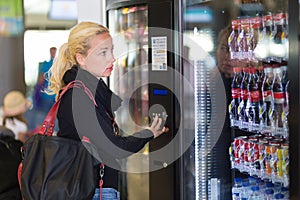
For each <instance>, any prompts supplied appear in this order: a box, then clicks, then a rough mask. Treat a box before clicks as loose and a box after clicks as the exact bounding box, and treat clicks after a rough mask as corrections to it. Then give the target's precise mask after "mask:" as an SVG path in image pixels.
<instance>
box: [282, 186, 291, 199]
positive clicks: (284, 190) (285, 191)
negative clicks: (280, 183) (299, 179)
mask: <svg viewBox="0 0 300 200" xmlns="http://www.w3.org/2000/svg"><path fill="white" fill-rule="evenodd" d="M281 193H282V194H283V195H284V198H286V199H289V198H290V194H289V189H288V188H286V187H282V188H281Z"/></svg>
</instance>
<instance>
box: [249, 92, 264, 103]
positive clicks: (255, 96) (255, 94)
mask: <svg viewBox="0 0 300 200" xmlns="http://www.w3.org/2000/svg"><path fill="white" fill-rule="evenodd" d="M260 99H261V97H260V91H258V90H257V91H252V92H250V100H251V102H254V103H256V102H259V101H260Z"/></svg>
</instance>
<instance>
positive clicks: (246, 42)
mask: <svg viewBox="0 0 300 200" xmlns="http://www.w3.org/2000/svg"><path fill="white" fill-rule="evenodd" d="M252 42H253V38H252V37H251V34H250V20H249V18H242V19H241V32H240V34H239V37H238V47H239V59H240V60H243V59H246V60H250V59H249V57H250V50H251V46H252Z"/></svg>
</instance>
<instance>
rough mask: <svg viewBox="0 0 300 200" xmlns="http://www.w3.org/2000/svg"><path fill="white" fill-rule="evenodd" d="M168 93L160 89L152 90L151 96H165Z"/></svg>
mask: <svg viewBox="0 0 300 200" xmlns="http://www.w3.org/2000/svg"><path fill="white" fill-rule="evenodd" d="M167 94H168V91H167V90H162V89H153V95H160V96H167Z"/></svg>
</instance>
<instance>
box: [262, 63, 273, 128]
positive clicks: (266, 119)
mask: <svg viewBox="0 0 300 200" xmlns="http://www.w3.org/2000/svg"><path fill="white" fill-rule="evenodd" d="M264 73H265V77H264V80H263V83H262V99H263V105H262V107H261V111H260V114H261V118H260V125H261V129H264V130H265V131H268V132H269V133H270V132H271V122H272V121H273V111H274V99H273V98H274V97H273V84H274V74H273V69H272V67H271V66H268V65H267V66H265V68H264Z"/></svg>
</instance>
